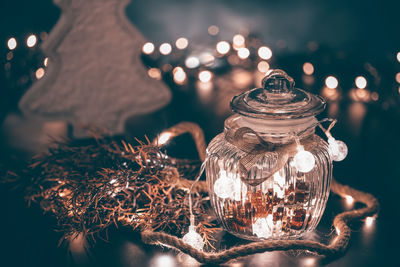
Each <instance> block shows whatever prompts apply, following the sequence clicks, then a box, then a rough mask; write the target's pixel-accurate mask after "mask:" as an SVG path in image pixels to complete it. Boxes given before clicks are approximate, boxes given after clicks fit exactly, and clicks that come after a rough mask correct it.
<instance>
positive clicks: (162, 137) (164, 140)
mask: <svg viewBox="0 0 400 267" xmlns="http://www.w3.org/2000/svg"><path fill="white" fill-rule="evenodd" d="M171 136H172V133H171V132H163V133H162V134H160V136H159V137H158V140H157V142H158V144H159V145H164V144H165V143H167V142H168V141H169V139H170V138H171Z"/></svg>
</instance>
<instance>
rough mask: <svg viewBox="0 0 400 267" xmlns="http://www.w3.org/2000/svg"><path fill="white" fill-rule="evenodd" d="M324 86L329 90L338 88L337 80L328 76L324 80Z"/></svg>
mask: <svg viewBox="0 0 400 267" xmlns="http://www.w3.org/2000/svg"><path fill="white" fill-rule="evenodd" d="M325 85H326V87H328V88H330V89H334V88H336V87H338V85H339V82H338V79H336V78H335V77H333V76H328V77H326V79H325Z"/></svg>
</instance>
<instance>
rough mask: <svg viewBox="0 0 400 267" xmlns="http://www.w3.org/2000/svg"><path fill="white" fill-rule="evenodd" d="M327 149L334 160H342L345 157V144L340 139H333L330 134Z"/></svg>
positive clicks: (346, 151)
mask: <svg viewBox="0 0 400 267" xmlns="http://www.w3.org/2000/svg"><path fill="white" fill-rule="evenodd" d="M328 144H329V147H328V151H329V155H330V156H331V158H332V160H334V161H342V160H344V159H345V158H346V156H347V153H348V149H347V145H346V144H345V143H344V142H343V141H340V140H335V138H333V137H332V136H330V137H329V138H328Z"/></svg>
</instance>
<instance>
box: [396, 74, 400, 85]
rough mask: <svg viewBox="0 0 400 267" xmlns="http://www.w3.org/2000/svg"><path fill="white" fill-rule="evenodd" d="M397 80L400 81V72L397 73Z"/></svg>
mask: <svg viewBox="0 0 400 267" xmlns="http://www.w3.org/2000/svg"><path fill="white" fill-rule="evenodd" d="M396 82H398V83H400V72H398V73H397V74H396Z"/></svg>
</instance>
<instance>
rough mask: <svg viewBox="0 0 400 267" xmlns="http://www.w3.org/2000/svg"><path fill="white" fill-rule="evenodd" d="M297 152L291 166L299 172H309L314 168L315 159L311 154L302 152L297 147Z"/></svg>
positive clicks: (302, 150)
mask: <svg viewBox="0 0 400 267" xmlns="http://www.w3.org/2000/svg"><path fill="white" fill-rule="evenodd" d="M297 149H298V152H297V153H296V155H295V156H294V157H293V165H294V166H295V168H296V169H297V170H298V171H300V172H309V171H311V170H312V169H313V168H314V166H315V158H314V156H313V154H311V153H310V152H308V151H306V150H304V148H303V147H302V146H299V147H298V148H297Z"/></svg>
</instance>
